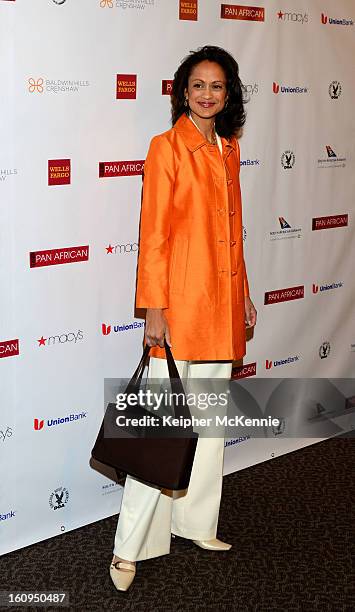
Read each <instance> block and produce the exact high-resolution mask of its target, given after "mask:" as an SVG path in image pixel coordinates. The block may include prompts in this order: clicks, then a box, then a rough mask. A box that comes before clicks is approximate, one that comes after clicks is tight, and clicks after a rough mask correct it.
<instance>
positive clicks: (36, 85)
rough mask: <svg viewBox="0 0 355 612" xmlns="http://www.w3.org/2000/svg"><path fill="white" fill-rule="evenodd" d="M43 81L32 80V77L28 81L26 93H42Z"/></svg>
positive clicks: (40, 79)
mask: <svg viewBox="0 0 355 612" xmlns="http://www.w3.org/2000/svg"><path fill="white" fill-rule="evenodd" d="M43 85H44V79H42V77H40V78H39V79H33V78H32V77H31V78H29V79H28V91H29V92H30V93H34V92H35V91H36V92H37V93H43V91H44V87H43Z"/></svg>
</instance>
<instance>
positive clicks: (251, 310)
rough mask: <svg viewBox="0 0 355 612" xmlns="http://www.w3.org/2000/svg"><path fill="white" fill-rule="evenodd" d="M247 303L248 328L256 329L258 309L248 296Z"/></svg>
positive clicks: (246, 317) (246, 319)
mask: <svg viewBox="0 0 355 612" xmlns="http://www.w3.org/2000/svg"><path fill="white" fill-rule="evenodd" d="M244 303H245V324H246V325H247V327H254V325H256V314H257V313H256V309H255V306H254V304H253V302H252V301H251V299H250V297H249V296H248V295H246V296H245V298H244Z"/></svg>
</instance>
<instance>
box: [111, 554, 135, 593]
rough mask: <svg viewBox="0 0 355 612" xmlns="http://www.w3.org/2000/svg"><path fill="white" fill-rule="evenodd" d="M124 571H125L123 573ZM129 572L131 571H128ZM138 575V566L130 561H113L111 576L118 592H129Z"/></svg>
mask: <svg viewBox="0 0 355 612" xmlns="http://www.w3.org/2000/svg"><path fill="white" fill-rule="evenodd" d="M123 570H124V571H123ZM126 570H129V571H126ZM135 575H136V566H135V564H134V563H131V562H130V561H116V562H115V563H114V562H113V561H112V562H111V565H110V576H111V579H112V582H113V584H114V585H115V587H116V589H117V591H127V590H128V589H129V587H130V586H131V584H132V582H133V580H134V577H135Z"/></svg>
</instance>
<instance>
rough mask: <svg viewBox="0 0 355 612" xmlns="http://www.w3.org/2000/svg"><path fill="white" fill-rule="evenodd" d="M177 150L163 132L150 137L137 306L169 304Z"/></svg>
mask: <svg viewBox="0 0 355 612" xmlns="http://www.w3.org/2000/svg"><path fill="white" fill-rule="evenodd" d="M174 180H175V166H174V153H173V149H172V147H171V144H170V143H169V141H168V140H167V139H166V138H165V137H164V136H163V135H159V136H154V138H153V139H152V140H151V143H150V146H149V150H148V154H147V158H146V161H145V164H144V176H143V195H142V208H141V221H140V236H139V255H138V267H137V289H136V307H137V308H168V306H169V235H170V222H171V210H172V202H173V191H174Z"/></svg>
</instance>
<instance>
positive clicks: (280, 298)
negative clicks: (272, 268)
mask: <svg viewBox="0 0 355 612" xmlns="http://www.w3.org/2000/svg"><path fill="white" fill-rule="evenodd" d="M302 298H304V285H298V286H296V287H287V288H286V289H275V290H274V291H267V292H266V293H265V297H264V304H276V302H289V301H290V300H300V299H302Z"/></svg>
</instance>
